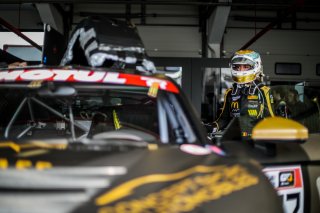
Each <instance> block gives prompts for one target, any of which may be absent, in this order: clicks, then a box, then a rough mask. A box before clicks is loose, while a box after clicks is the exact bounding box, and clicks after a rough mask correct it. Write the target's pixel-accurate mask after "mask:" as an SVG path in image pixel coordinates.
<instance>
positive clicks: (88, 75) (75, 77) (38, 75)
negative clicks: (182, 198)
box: [0, 69, 179, 93]
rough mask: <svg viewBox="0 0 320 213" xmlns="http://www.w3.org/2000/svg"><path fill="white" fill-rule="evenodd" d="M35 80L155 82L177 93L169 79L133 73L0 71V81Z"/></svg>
mask: <svg viewBox="0 0 320 213" xmlns="http://www.w3.org/2000/svg"><path fill="white" fill-rule="evenodd" d="M36 80H42V81H62V82H95V83H111V84H124V85H133V86H142V87H151V86H152V85H153V84H154V83H157V84H159V88H160V89H161V90H166V91H169V92H174V93H179V90H178V88H177V87H176V86H175V85H174V84H173V83H172V82H170V81H167V80H164V79H158V78H153V77H146V76H140V75H135V74H126V73H117V72H101V71H93V70H91V71H88V70H64V69H28V70H27V69H26V70H12V71H3V72H0V81H2V82H14V81H16V82H18V81H36Z"/></svg>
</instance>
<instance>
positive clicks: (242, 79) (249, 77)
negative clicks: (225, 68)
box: [232, 74, 256, 84]
mask: <svg viewBox="0 0 320 213" xmlns="http://www.w3.org/2000/svg"><path fill="white" fill-rule="evenodd" d="M232 79H233V80H234V81H235V82H237V83H240V84H245V83H248V82H251V81H253V80H254V79H256V75H255V74H251V75H247V76H240V77H238V76H232Z"/></svg>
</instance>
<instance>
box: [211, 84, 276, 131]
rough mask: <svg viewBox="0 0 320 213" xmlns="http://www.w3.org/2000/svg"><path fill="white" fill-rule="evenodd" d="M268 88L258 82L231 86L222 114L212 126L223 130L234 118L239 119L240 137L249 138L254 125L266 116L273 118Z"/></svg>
mask: <svg viewBox="0 0 320 213" xmlns="http://www.w3.org/2000/svg"><path fill="white" fill-rule="evenodd" d="M269 91H270V88H269V87H267V86H264V85H263V84H262V83H260V82H259V81H257V80H256V81H254V82H252V83H250V84H246V85H243V84H236V83H235V84H233V86H232V88H230V89H228V90H227V91H226V93H225V96H224V103H223V108H222V112H221V114H220V116H219V118H218V119H217V120H216V121H214V123H213V125H214V126H215V127H216V128H217V130H223V129H224V128H225V127H226V126H227V125H228V123H229V122H230V121H231V119H232V118H234V117H241V119H239V121H240V122H239V124H240V131H241V136H242V137H250V136H251V132H252V128H253V127H254V125H255V124H256V123H257V122H258V121H260V120H262V119H263V118H265V117H268V116H272V117H273V116H274V113H273V98H272V95H271V94H269Z"/></svg>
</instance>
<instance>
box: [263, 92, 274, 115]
mask: <svg viewBox="0 0 320 213" xmlns="http://www.w3.org/2000/svg"><path fill="white" fill-rule="evenodd" d="M260 89H261V90H262V91H263V93H264V96H265V97H266V101H267V106H268V109H269V112H270V115H271V117H274V113H273V110H272V106H271V100H270V96H269V91H270V88H269V87H266V86H263V87H261V88H260Z"/></svg>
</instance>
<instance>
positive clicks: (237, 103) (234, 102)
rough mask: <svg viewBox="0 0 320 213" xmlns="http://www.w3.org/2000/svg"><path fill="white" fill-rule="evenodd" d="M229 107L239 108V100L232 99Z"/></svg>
mask: <svg viewBox="0 0 320 213" xmlns="http://www.w3.org/2000/svg"><path fill="white" fill-rule="evenodd" d="M231 108H233V109H239V102H237V101H232V102H231Z"/></svg>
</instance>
